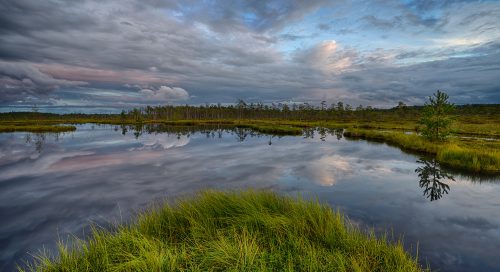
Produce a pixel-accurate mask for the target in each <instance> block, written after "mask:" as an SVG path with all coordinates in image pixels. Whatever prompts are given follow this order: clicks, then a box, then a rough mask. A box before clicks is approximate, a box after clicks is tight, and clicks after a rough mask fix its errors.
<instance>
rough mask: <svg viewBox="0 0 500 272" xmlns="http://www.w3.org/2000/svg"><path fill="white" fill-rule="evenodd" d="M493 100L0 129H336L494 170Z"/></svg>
mask: <svg viewBox="0 0 500 272" xmlns="http://www.w3.org/2000/svg"><path fill="white" fill-rule="evenodd" d="M499 112H500V105H495V104H491V105H460V106H453V105H451V104H449V103H448V96H447V95H446V94H445V93H444V92H440V91H438V92H437V93H436V94H434V96H433V97H430V99H429V102H428V103H427V105H426V106H411V107H410V106H406V105H405V104H404V103H402V102H399V104H398V105H397V106H396V107H394V108H391V109H375V108H372V107H369V106H368V107H363V106H362V105H360V106H358V107H356V108H353V107H352V106H350V105H348V104H344V103H342V102H338V103H333V104H331V105H330V106H328V105H327V103H326V101H323V102H322V103H321V104H320V105H319V106H314V105H310V104H307V103H302V104H293V103H292V104H290V103H278V104H272V105H264V104H261V103H258V104H254V103H250V104H248V103H246V102H245V101H242V100H239V101H238V102H237V103H236V104H234V105H226V106H223V105H221V104H207V105H201V106H188V105H185V106H173V105H166V106H156V107H151V106H147V107H144V108H134V109H131V110H129V111H122V112H121V113H120V114H78V113H75V114H52V113H41V112H38V111H33V112H10V113H1V114H0V117H1V118H0V132H12V131H31V132H44V131H45V132H62V131H73V130H75V126H74V125H75V124H83V123H95V124H115V125H133V126H136V127H139V126H142V125H147V124H163V125H171V126H202V125H224V126H233V127H245V128H251V129H253V130H255V131H257V132H261V133H267V134H277V135H302V133H303V129H304V128H317V127H319V128H321V127H322V128H343V129H345V133H344V136H346V137H349V138H351V139H353V138H358V139H367V140H374V141H382V142H387V143H389V144H392V145H395V146H398V147H400V148H402V149H404V150H406V151H411V152H418V153H424V154H427V155H431V156H435V158H436V160H437V161H438V162H439V163H441V164H442V165H445V166H448V167H453V168H456V169H459V170H465V171H471V172H475V173H487V174H498V173H500V140H499V139H500V114H499Z"/></svg>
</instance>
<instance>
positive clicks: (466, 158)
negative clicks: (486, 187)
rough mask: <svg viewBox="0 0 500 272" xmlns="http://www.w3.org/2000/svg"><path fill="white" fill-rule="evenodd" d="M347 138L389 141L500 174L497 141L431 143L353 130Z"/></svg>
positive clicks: (452, 163) (465, 166)
mask: <svg viewBox="0 0 500 272" xmlns="http://www.w3.org/2000/svg"><path fill="white" fill-rule="evenodd" d="M344 136H346V137H351V138H362V139H369V140H375V141H381V142H386V143H389V144H392V145H396V146H397V147H400V148H402V149H406V150H410V151H416V152H423V153H427V154H432V155H435V156H436V160H437V161H438V162H439V163H441V164H443V165H447V166H450V167H454V168H458V169H464V170H468V171H473V172H482V173H500V144H499V143H498V141H492V142H487V141H480V140H470V139H463V140H461V139H458V138H457V139H450V140H449V141H447V142H444V143H441V142H432V141H429V140H426V139H425V138H423V137H421V136H418V135H415V134H404V133H401V132H380V131H372V130H350V131H346V132H344Z"/></svg>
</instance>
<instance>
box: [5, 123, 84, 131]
mask: <svg viewBox="0 0 500 272" xmlns="http://www.w3.org/2000/svg"><path fill="white" fill-rule="evenodd" d="M75 130H76V127H75V126H52V125H1V124H0V132H68V131H75Z"/></svg>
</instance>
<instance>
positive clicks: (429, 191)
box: [415, 158, 455, 201]
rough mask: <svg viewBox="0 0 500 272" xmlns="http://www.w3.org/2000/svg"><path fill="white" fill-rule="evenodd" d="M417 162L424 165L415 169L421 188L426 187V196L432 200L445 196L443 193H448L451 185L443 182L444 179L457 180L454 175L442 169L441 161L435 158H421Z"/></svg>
mask: <svg viewBox="0 0 500 272" xmlns="http://www.w3.org/2000/svg"><path fill="white" fill-rule="evenodd" d="M417 163H419V164H422V166H420V167H418V168H417V169H415V172H416V173H418V177H419V178H420V182H419V185H420V188H424V196H426V197H427V198H429V199H430V201H434V200H438V199H440V198H441V197H443V194H448V192H449V191H450V186H449V185H448V184H446V183H444V182H443V180H452V181H455V179H454V178H453V176H452V175H450V174H449V173H447V172H446V171H445V170H443V169H441V166H440V165H439V163H438V162H437V161H436V160H435V159H432V160H425V159H424V158H420V159H419V160H417Z"/></svg>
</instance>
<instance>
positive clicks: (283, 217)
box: [25, 191, 423, 272]
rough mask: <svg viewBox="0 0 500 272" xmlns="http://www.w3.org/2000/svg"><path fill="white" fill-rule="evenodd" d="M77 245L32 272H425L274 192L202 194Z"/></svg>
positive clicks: (385, 245)
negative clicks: (222, 271)
mask: <svg viewBox="0 0 500 272" xmlns="http://www.w3.org/2000/svg"><path fill="white" fill-rule="evenodd" d="M75 244H76V246H74V247H72V248H68V247H67V246H65V245H64V244H61V245H60V247H59V253H58V256H57V257H55V258H51V257H49V256H39V257H38V258H37V261H36V262H35V263H33V264H31V266H29V267H28V268H26V270H25V271H144V270H145V269H147V270H148V271H221V270H224V271H405V272H408V271H423V269H422V267H421V266H420V265H419V264H418V262H417V260H416V259H414V258H412V257H411V256H410V255H409V254H408V253H407V252H405V250H404V248H403V246H402V244H401V243H400V242H395V243H389V242H387V239H386V237H376V236H375V235H374V234H373V233H365V232H362V231H360V230H359V229H357V228H356V227H354V226H353V225H351V224H350V223H349V221H348V220H347V219H345V218H344V217H343V216H342V215H341V214H340V213H338V212H335V211H333V210H332V209H331V208H329V207H328V206H327V205H323V204H320V203H318V202H312V201H306V200H304V199H301V198H290V197H283V196H278V195H277V194H275V193H271V192H257V191H244V192H217V191H208V192H203V193H199V194H198V195H197V196H195V197H193V198H192V199H188V200H184V201H181V202H179V203H177V204H176V205H174V206H170V205H160V206H157V207H155V208H152V209H150V210H148V211H146V212H144V213H142V214H140V215H139V216H138V218H137V219H136V221H135V222H134V223H132V224H130V225H120V226H116V228H115V229H113V230H103V229H99V228H94V231H93V234H92V236H91V238H90V239H89V240H88V241H81V240H79V241H76V242H75Z"/></svg>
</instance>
